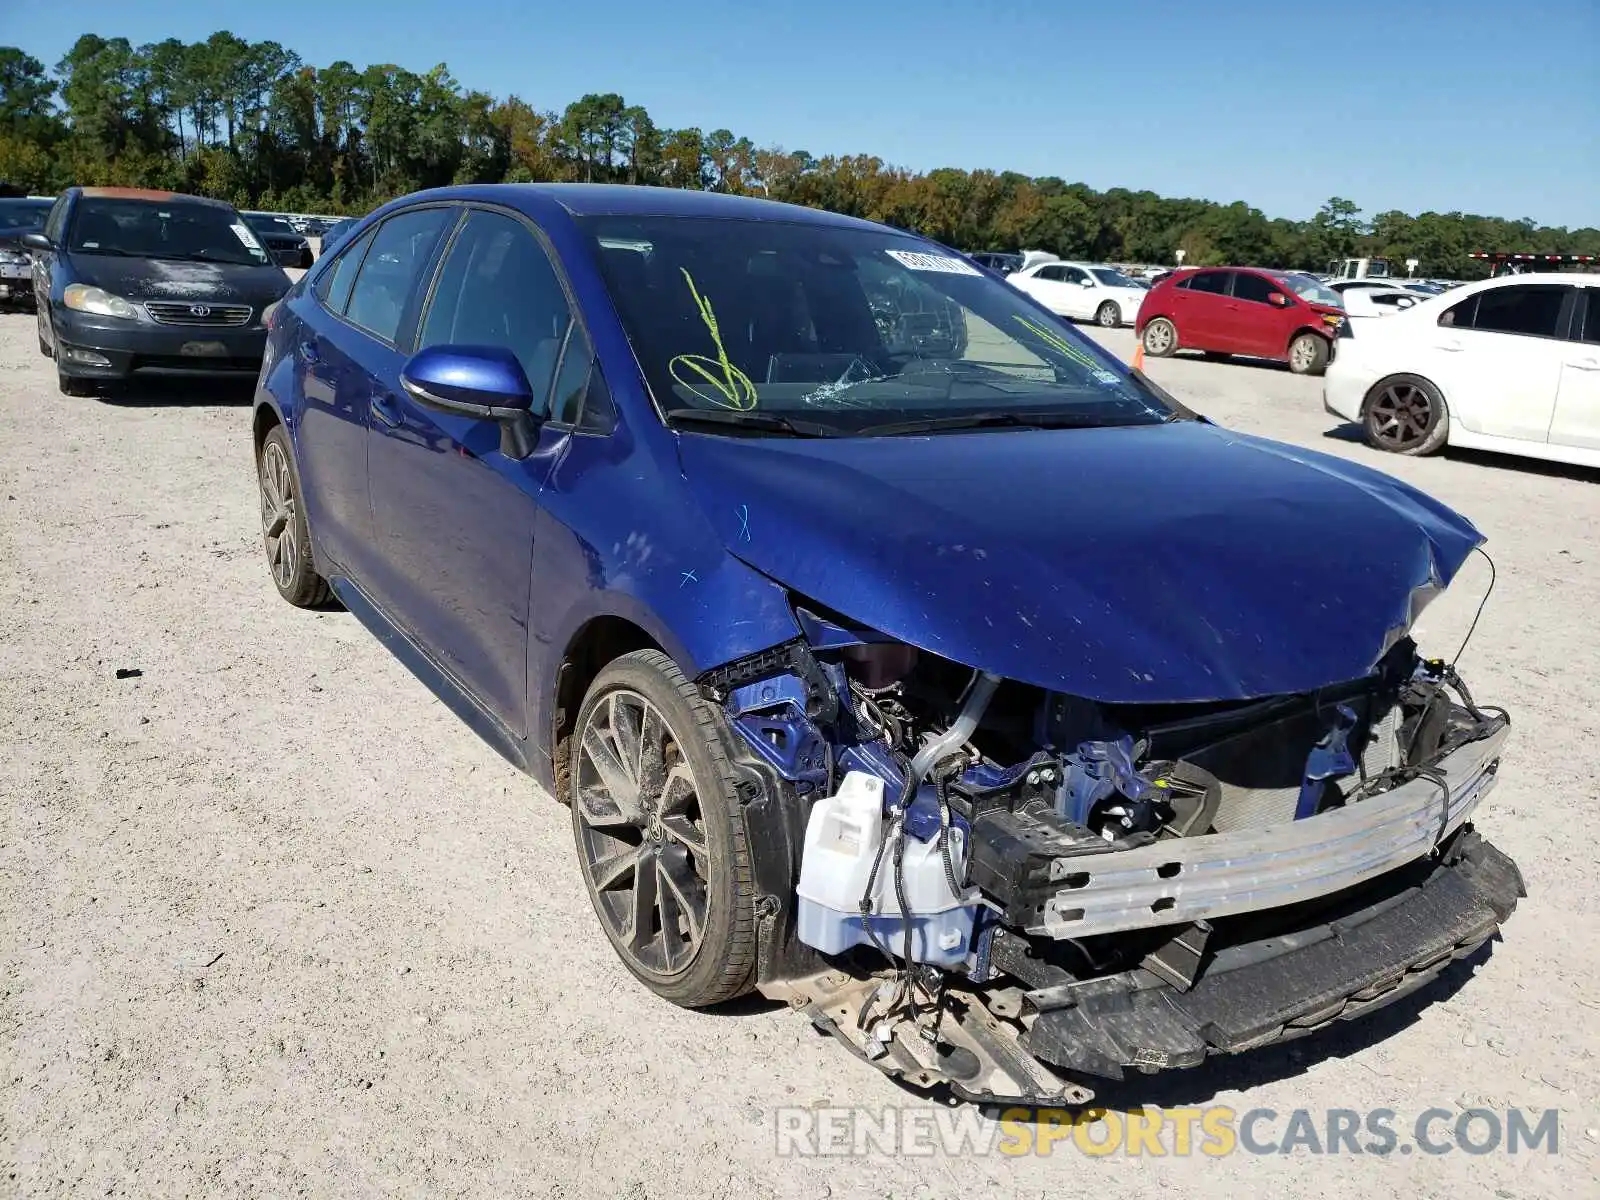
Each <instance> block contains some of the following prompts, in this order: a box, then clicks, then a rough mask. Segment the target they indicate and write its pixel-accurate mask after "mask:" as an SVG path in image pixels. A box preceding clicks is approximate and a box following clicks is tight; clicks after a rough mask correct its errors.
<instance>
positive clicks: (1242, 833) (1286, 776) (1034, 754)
mask: <svg viewBox="0 0 1600 1200" xmlns="http://www.w3.org/2000/svg"><path fill="white" fill-rule="evenodd" d="M796 617H797V619H798V622H799V624H800V627H801V629H802V631H803V636H802V637H801V638H799V639H797V640H795V641H793V642H791V643H788V644H786V645H784V646H780V647H777V648H775V649H773V650H770V651H766V652H763V653H762V654H759V655H756V656H753V657H752V658H750V659H746V660H742V661H739V662H735V663H732V664H729V665H728V666H725V667H722V668H718V669H716V670H713V671H710V672H707V673H705V674H704V675H702V676H701V677H700V679H699V680H698V684H699V686H700V688H701V690H702V693H703V694H704V695H706V696H707V697H708V698H710V699H712V700H713V701H715V702H716V703H719V704H721V705H722V706H723V708H724V710H725V712H726V714H727V717H728V720H729V723H730V725H731V726H732V728H733V729H734V731H735V732H736V733H737V734H738V735H739V737H740V738H741V739H742V741H743V743H744V744H745V747H746V748H747V749H748V751H749V753H750V756H751V758H752V759H754V760H758V761H759V762H760V763H761V764H762V765H763V766H764V768H765V773H766V774H767V775H768V777H769V778H772V779H775V780H776V781H777V782H776V786H777V787H778V789H779V790H780V792H781V796H780V799H779V803H780V805H781V806H783V807H784V808H785V809H786V810H787V811H788V812H789V813H790V814H791V820H793V821H794V822H795V824H796V826H797V827H799V826H801V825H803V830H804V832H803V839H802V840H801V844H800V845H799V847H798V855H797V857H798V862H797V863H795V864H793V866H794V867H795V868H796V870H795V871H794V879H793V880H792V883H793V890H794V895H793V898H792V900H793V920H792V927H791V929H790V930H789V931H788V934H787V936H789V937H791V938H792V939H793V941H794V942H796V943H798V944H799V945H800V946H802V947H805V948H808V949H809V950H810V951H815V952H816V954H817V955H818V956H820V961H821V963H822V964H823V969H822V970H821V971H820V972H816V973H814V974H813V975H812V977H811V978H810V981H809V983H799V984H797V983H796V982H795V980H794V979H792V978H791V979H785V978H781V977H780V978H768V979H767V980H765V981H764V990H766V991H768V992H769V994H782V995H787V996H788V998H790V999H791V1000H793V1001H795V1002H797V1003H809V1004H811V1005H813V1007H814V1008H815V1006H816V1005H818V1004H823V1005H824V1007H827V1006H828V1005H831V1004H832V1003H833V1001H836V1000H838V998H839V997H840V996H841V995H845V994H848V995H849V997H850V999H849V1001H848V1002H847V1003H844V1004H843V1005H842V1007H841V1008H839V1010H838V1011H833V1009H832V1008H831V1007H829V1008H827V1011H826V1012H825V1011H823V1009H816V1010H815V1011H813V1019H814V1020H816V1021H817V1023H818V1024H819V1027H823V1028H827V1029H828V1030H829V1032H833V1033H835V1034H836V1035H838V1036H840V1037H842V1038H843V1039H844V1040H846V1041H847V1042H849V1043H850V1044H851V1045H852V1046H853V1048H855V1049H856V1050H857V1051H858V1052H860V1053H862V1054H863V1055H864V1056H865V1057H867V1058H869V1059H872V1060H875V1061H878V1062H879V1065H880V1066H883V1067H885V1069H888V1066H887V1063H889V1062H895V1061H898V1062H899V1066H900V1070H898V1071H896V1072H893V1073H899V1074H902V1075H903V1076H904V1077H907V1078H911V1079H913V1080H915V1079H916V1078H918V1077H919V1075H921V1076H926V1079H925V1080H924V1081H925V1082H935V1081H939V1080H944V1081H946V1082H948V1081H950V1080H952V1079H953V1078H955V1076H954V1075H952V1074H951V1072H950V1071H948V1070H945V1069H943V1068H941V1067H939V1066H938V1065H937V1061H935V1060H930V1061H928V1062H924V1061H923V1059H924V1058H925V1057H926V1056H925V1054H923V1053H922V1051H923V1050H925V1049H926V1048H927V1047H938V1046H940V1045H944V1044H946V1043H948V1042H949V1038H950V1036H951V1030H953V1029H956V1028H961V1029H964V1030H965V1033H964V1034H963V1035H962V1036H964V1037H965V1038H967V1039H968V1040H967V1043H966V1056H965V1057H964V1058H963V1059H962V1061H963V1062H965V1063H967V1065H968V1066H969V1067H971V1065H972V1063H974V1062H976V1063H980V1064H984V1065H983V1066H982V1067H981V1068H979V1067H972V1071H973V1072H976V1074H975V1075H974V1076H973V1077H974V1078H976V1077H977V1076H979V1075H982V1076H985V1077H989V1076H993V1077H994V1078H995V1079H997V1080H999V1081H1000V1082H999V1083H997V1084H996V1087H997V1088H998V1089H999V1091H996V1087H990V1088H989V1089H988V1090H989V1091H991V1092H995V1094H999V1093H1000V1092H1004V1091H1006V1089H1007V1088H1011V1089H1013V1092H1014V1094H1016V1095H1020V1096H1023V1097H1027V1096H1039V1097H1043V1098H1046V1099H1050V1100H1052V1101H1060V1100H1062V1099H1063V1097H1064V1095H1065V1093H1064V1092H1062V1090H1061V1088H1062V1087H1065V1086H1067V1085H1065V1084H1064V1083H1062V1081H1061V1080H1060V1079H1059V1078H1058V1077H1057V1076H1056V1075H1055V1074H1054V1073H1052V1072H1047V1073H1046V1074H1045V1075H1044V1076H1042V1077H1041V1076H1039V1074H1038V1071H1037V1070H1036V1068H1038V1064H1037V1062H1034V1063H1031V1064H1028V1065H1023V1066H1019V1065H1017V1064H1016V1063H1015V1062H1010V1059H1009V1057H1008V1055H1009V1052H1008V1051H1005V1052H995V1051H993V1050H992V1049H991V1051H990V1052H985V1051H983V1050H982V1046H981V1043H983V1038H981V1037H980V1038H978V1041H977V1042H973V1041H971V1039H972V1038H973V1037H974V1036H976V1034H975V1032H974V1030H975V1027H974V1026H973V1019H974V1017H973V1014H974V1013H977V1012H979V1011H981V1013H982V1021H981V1022H980V1024H983V1025H984V1026H985V1028H988V1029H989V1033H991V1034H995V1035H996V1036H999V1035H1000V1034H1001V1033H1003V1032H1004V1027H1005V1026H1006V1025H1007V1023H1008V1022H1009V1023H1011V1024H1013V1025H1014V1026H1015V1028H1013V1029H1012V1030H1011V1033H1012V1034H1013V1035H1015V1036H1025V1035H1026V1034H1027V1032H1028V1030H1029V1028H1030V1024H1029V1022H1030V1021H1031V1020H1036V1019H1037V1018H1038V1009H1037V1004H1036V1003H1032V1002H1030V1001H1027V1000H1026V997H1028V996H1031V995H1033V994H1035V993H1036V992H1038V991H1039V989H1045V990H1049V989H1062V988H1067V989H1073V988H1079V989H1081V988H1084V987H1086V986H1089V987H1092V986H1094V985H1095V984H1096V983H1097V982H1104V981H1107V980H1113V979H1118V978H1134V979H1136V980H1138V979H1147V980H1154V981H1156V982H1159V983H1161V984H1163V985H1165V986H1168V987H1171V988H1175V989H1177V990H1178V991H1180V992H1185V991H1188V990H1190V989H1193V988H1194V987H1195V986H1196V984H1197V983H1198V982H1200V981H1201V980H1203V979H1204V978H1205V976H1206V971H1207V969H1208V966H1209V964H1211V963H1213V962H1214V961H1215V960H1216V959H1217V957H1218V955H1219V954H1221V953H1223V952H1224V950H1225V949H1226V946H1227V944H1228V942H1229V939H1230V938H1232V939H1237V938H1238V937H1240V936H1254V935H1255V933H1256V932H1257V931H1259V930H1260V929H1262V928H1265V927H1268V926H1273V925H1279V926H1281V924H1282V922H1283V919H1284V915H1285V914H1297V913H1302V912H1305V911H1309V909H1310V908H1314V907H1315V906H1317V905H1321V904H1325V903H1326V902H1327V898H1328V897H1330V896H1333V897H1338V896H1342V895H1349V894H1353V893H1354V892H1355V891H1358V890H1359V889H1361V888H1363V887H1370V886H1372V881H1373V880H1375V879H1381V878H1382V877H1384V876H1387V875H1391V874H1393V873H1395V872H1396V871H1397V870H1398V869H1399V868H1402V867H1405V866H1406V865H1407V864H1409V863H1412V862H1414V861H1416V860H1418V859H1421V858H1425V857H1427V856H1429V855H1430V853H1433V854H1435V855H1437V847H1439V846H1440V845H1442V844H1444V843H1445V842H1446V841H1447V840H1449V839H1452V838H1454V839H1456V840H1459V835H1460V834H1461V832H1462V829H1463V826H1464V823H1465V819H1466V817H1467V815H1468V814H1469V813H1470V809H1471V807H1472V805H1473V804H1475V803H1476V801H1477V800H1478V799H1479V798H1480V797H1481V795H1482V794H1483V793H1484V792H1486V791H1487V790H1488V788H1489V787H1490V786H1492V783H1493V780H1494V772H1495V769H1496V768H1497V765H1498V751H1499V746H1500V744H1501V742H1502V741H1503V739H1504V735H1505V731H1506V727H1507V725H1508V724H1509V718H1508V717H1507V715H1506V714H1505V712H1504V711H1502V710H1500V709H1495V708H1489V707H1481V706H1479V705H1478V704H1477V703H1476V702H1475V700H1474V699H1473V697H1472V695H1471V693H1470V691H1469V690H1468V688H1467V686H1466V685H1465V683H1464V682H1463V681H1462V680H1461V679H1460V677H1459V676H1458V675H1457V674H1456V672H1455V670H1454V668H1453V667H1452V666H1450V665H1448V664H1446V663H1443V662H1439V661H1433V660H1424V659H1422V658H1420V657H1419V656H1418V654H1417V650H1416V647H1415V645H1414V643H1413V642H1412V641H1411V640H1410V639H1409V638H1401V639H1399V640H1398V641H1397V642H1396V643H1395V644H1394V645H1393V646H1392V647H1391V648H1390V649H1389V651H1388V652H1387V653H1386V654H1385V655H1384V656H1383V658H1382V659H1381V660H1380V661H1379V662H1378V664H1377V665H1376V666H1375V667H1374V669H1373V670H1372V671H1371V672H1370V673H1369V674H1368V675H1367V676H1365V677H1363V678H1361V679H1357V680H1350V681H1346V682H1342V683H1338V684H1334V685H1330V686H1328V687H1326V688H1322V689H1319V690H1318V691H1316V692H1314V693H1310V694H1294V695H1287V696H1273V697H1265V698H1260V699H1253V700H1245V701H1223V702H1214V703H1199V704H1194V703H1190V704H1175V705H1117V704H1104V703H1098V702H1095V701H1092V700H1087V699H1084V698H1082V697H1076V696H1071V695H1067V694H1064V693H1059V692H1052V691H1048V690H1045V689H1042V688H1038V687H1035V686H1032V685H1028V684H1022V683H1017V682H1014V681H1011V680H1006V679H1001V678H999V677H997V676H995V675H993V674H990V673H987V672H984V671H982V670H974V669H972V668H969V667H964V666H961V665H959V664H956V663H953V662H950V661H949V660H946V659H943V658H941V657H939V656H937V655H934V654H931V653H928V652H926V651H923V650H919V649H917V648H915V647H912V646H908V645H905V644H903V643H900V642H897V641H893V640H890V639H887V638H885V637H883V636H882V635H880V634H877V633H875V632H874V631H871V630H868V629H863V628H861V627H859V626H856V625H853V624H852V623H851V622H850V621H848V620H847V619H846V618H843V617H841V616H840V615H838V614H836V613H832V612H829V611H827V610H825V609H823V608H822V607H821V606H817V605H809V604H797V606H796ZM1474 836H1475V835H1474ZM1489 849H1490V850H1492V847H1491V848H1489ZM1495 853H1498V852H1495ZM1513 871H1514V868H1513ZM1517 886H1518V887H1520V881H1519V883H1518V885H1517ZM777 974H778V975H780V976H781V974H782V973H781V972H778V973H777ZM823 980H826V981H827V982H825V983H824V982H821V981H823ZM841 989H843V990H842V991H841ZM852 989H853V990H852ZM1135 990H1137V989H1135ZM857 993H859V994H857ZM824 994H825V995H826V996H827V997H828V998H829V999H828V1000H826V1001H824V999H823V998H822V997H823V996H824ZM961 996H965V997H966V999H965V1000H960V999H958V997H961ZM952 1012H966V1013H967V1014H968V1015H967V1018H966V1019H965V1020H963V1019H961V1018H959V1017H958V1018H956V1019H954V1022H953V1024H949V1025H947V1024H945V1021H946V1015H947V1013H952ZM1030 1013H1031V1016H1030ZM990 1026H992V1028H989V1027H990ZM991 1040H992V1039H991ZM1080 1041H1081V1039H1080ZM1005 1044H1006V1039H1005V1038H1004V1037H1001V1038H1000V1041H999V1042H998V1043H996V1045H998V1046H1002V1047H1003V1046H1004V1045H1005ZM896 1045H900V1046H901V1051H900V1052H899V1053H900V1055H901V1057H902V1058H903V1055H904V1053H905V1047H906V1046H911V1047H918V1048H919V1049H917V1050H916V1052H914V1053H912V1054H911V1058H910V1059H909V1060H904V1061H901V1060H900V1059H897V1058H896V1055H895V1054H894V1053H891V1051H892V1048H893V1047H895V1046H896ZM1015 1048H1016V1047H1014V1046H1013V1047H1012V1049H1015ZM996 1053H998V1057H996ZM1115 1057H1116V1056H1115V1055H1114V1054H1113V1055H1110V1056H1109V1057H1107V1056H1105V1055H1102V1054H1100V1053H1099V1052H1098V1051H1097V1052H1096V1053H1095V1054H1089V1055H1087V1056H1085V1055H1083V1054H1077V1053H1076V1052H1074V1054H1065V1055H1063V1054H1057V1056H1056V1058H1055V1059H1054V1060H1052V1061H1053V1063H1054V1065H1055V1066H1056V1067H1057V1068H1065V1069H1088V1070H1091V1071H1092V1070H1094V1069H1095V1068H1094V1067H1093V1066H1089V1067H1087V1068H1086V1067H1084V1062H1088V1063H1096V1062H1100V1061H1101V1059H1102V1058H1104V1059H1105V1061H1107V1062H1110V1061H1111V1059H1114V1058H1115ZM1158 1057H1159V1056H1158ZM1063 1058H1065V1059H1066V1060H1067V1061H1063ZM935 1059H937V1055H936V1056H935ZM1080 1059H1082V1061H1079V1060H1080ZM1008 1062H1010V1065H1009V1066H1008V1065H1005V1064H1006V1063H1008ZM919 1064H920V1065H919ZM1114 1065H1115V1064H1113V1066H1114ZM1149 1065H1150V1066H1151V1067H1152V1068H1153V1067H1156V1066H1159V1065H1163V1064H1160V1063H1152V1064H1149ZM969 1073H970V1072H969ZM1112 1073H1114V1071H1113V1072H1112ZM1019 1088H1020V1089H1021V1090H1020V1091H1015V1089H1019ZM1041 1088H1042V1089H1043V1090H1039V1089H1041Z"/></svg>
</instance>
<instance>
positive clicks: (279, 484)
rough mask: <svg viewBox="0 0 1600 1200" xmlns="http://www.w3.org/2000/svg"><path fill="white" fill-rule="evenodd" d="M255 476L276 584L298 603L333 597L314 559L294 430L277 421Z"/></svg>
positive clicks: (313, 605)
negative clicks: (297, 468) (291, 435)
mask: <svg viewBox="0 0 1600 1200" xmlns="http://www.w3.org/2000/svg"><path fill="white" fill-rule="evenodd" d="M256 481H257V485H258V487H259V489H260V494H261V540H262V544H263V545H264V547H265V549H266V552H267V570H268V572H269V573H270V574H271V575H272V582H273V585H274V586H275V587H276V588H277V589H278V595H280V596H282V597H283V598H284V599H285V600H287V601H288V602H289V603H290V604H292V605H294V606H295V607H296V608H318V607H320V606H321V605H324V604H326V603H328V600H329V598H330V595H331V593H330V592H329V590H328V584H327V581H326V580H325V579H323V578H322V576H320V575H318V574H317V572H316V568H315V567H314V566H313V565H312V562H311V527H310V526H309V525H307V524H306V507H305V504H304V502H303V501H302V499H301V494H300V476H299V475H298V474H297V473H296V472H295V469H294V454H293V452H292V451H291V450H290V448H289V435H288V434H286V433H285V432H284V431H283V426H282V425H275V426H273V428H272V429H271V431H269V432H268V434H267V436H266V437H265V438H264V439H263V440H262V442H261V451H260V453H259V454H258V455H257V456H256Z"/></svg>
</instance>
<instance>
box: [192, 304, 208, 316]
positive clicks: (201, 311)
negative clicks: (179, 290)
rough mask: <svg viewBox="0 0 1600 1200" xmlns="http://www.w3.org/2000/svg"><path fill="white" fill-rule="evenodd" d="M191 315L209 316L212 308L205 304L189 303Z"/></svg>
mask: <svg viewBox="0 0 1600 1200" xmlns="http://www.w3.org/2000/svg"><path fill="white" fill-rule="evenodd" d="M189 315H190V316H191V317H209V316H210V315H211V309H210V307H209V306H208V305H205V304H191V305H189Z"/></svg>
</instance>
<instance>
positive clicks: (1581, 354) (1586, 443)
mask: <svg viewBox="0 0 1600 1200" xmlns="http://www.w3.org/2000/svg"><path fill="white" fill-rule="evenodd" d="M1568 328H1569V334H1568V338H1567V343H1566V346H1565V347H1564V351H1565V353H1564V354H1563V357H1562V361H1561V382H1560V385H1559V387H1558V388H1557V390H1556V411H1555V418H1554V420H1552V421H1551V423H1550V441H1551V443H1552V444H1554V445H1560V446H1579V447H1582V448H1584V449H1588V450H1600V286H1589V287H1580V288H1578V289H1577V299H1576V304H1575V308H1574V311H1573V314H1572V323H1571V325H1570V326H1569V327H1568Z"/></svg>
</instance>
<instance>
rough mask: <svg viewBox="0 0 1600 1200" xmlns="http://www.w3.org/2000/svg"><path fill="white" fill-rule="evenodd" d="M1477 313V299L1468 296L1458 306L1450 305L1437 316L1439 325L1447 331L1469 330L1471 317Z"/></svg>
mask: <svg viewBox="0 0 1600 1200" xmlns="http://www.w3.org/2000/svg"><path fill="white" fill-rule="evenodd" d="M1477 311H1478V298H1477V297H1476V296H1468V297H1467V298H1466V299H1465V300H1463V301H1462V302H1461V303H1460V304H1452V305H1451V306H1450V307H1449V308H1447V309H1445V310H1444V312H1442V313H1440V314H1439V324H1441V325H1443V326H1445V327H1446V328H1447V329H1471V328H1472V318H1473V315H1474V314H1476V313H1477Z"/></svg>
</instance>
